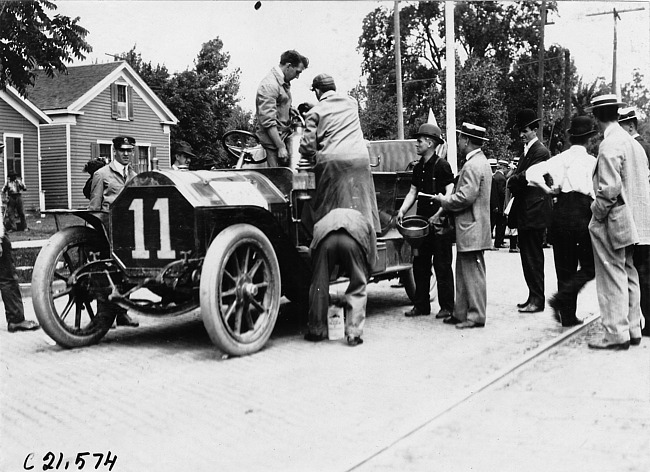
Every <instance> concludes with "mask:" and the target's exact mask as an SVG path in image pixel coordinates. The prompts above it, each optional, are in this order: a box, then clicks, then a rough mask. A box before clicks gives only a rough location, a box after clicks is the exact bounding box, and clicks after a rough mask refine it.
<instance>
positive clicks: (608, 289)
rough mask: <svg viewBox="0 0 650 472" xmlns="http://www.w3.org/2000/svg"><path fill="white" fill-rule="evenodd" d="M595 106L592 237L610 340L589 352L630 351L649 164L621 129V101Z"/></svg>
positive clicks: (648, 211) (649, 231)
mask: <svg viewBox="0 0 650 472" xmlns="http://www.w3.org/2000/svg"><path fill="white" fill-rule="evenodd" d="M591 105H592V106H591V109H592V112H593V115H594V117H595V118H596V122H597V123H598V126H599V127H600V129H601V131H602V132H603V136H604V139H603V141H602V142H601V143H600V146H599V147H598V159H597V161H596V170H595V171H594V175H593V188H594V201H593V203H592V204H591V212H592V214H593V216H592V218H591V221H590V223H589V233H590V235H591V242H592V244H593V248H594V262H595V267H596V286H597V288H598V290H597V292H598V305H599V307H600V315H601V323H602V325H603V327H604V328H605V335H604V337H603V338H602V339H600V340H594V341H592V342H590V343H589V347H590V348H592V349H609V350H626V349H628V348H629V347H630V345H633V346H636V345H638V344H640V343H641V307H640V291H639V275H638V273H637V270H636V268H635V267H634V263H633V255H634V249H635V245H636V244H650V183H648V177H649V176H648V173H649V172H648V158H647V156H646V155H645V151H644V150H643V148H642V147H641V145H640V144H639V143H638V142H637V141H636V140H635V139H634V138H632V137H631V136H630V135H629V134H628V133H626V132H625V130H623V128H621V126H620V125H619V124H618V108H619V107H620V106H623V105H624V103H622V102H620V101H619V100H618V98H617V97H616V95H614V94H605V95H600V96H597V97H595V98H594V99H593V100H592V101H591Z"/></svg>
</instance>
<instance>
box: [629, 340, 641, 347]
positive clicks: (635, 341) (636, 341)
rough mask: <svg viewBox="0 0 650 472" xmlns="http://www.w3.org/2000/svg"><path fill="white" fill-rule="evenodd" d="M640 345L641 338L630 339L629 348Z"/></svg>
mask: <svg viewBox="0 0 650 472" xmlns="http://www.w3.org/2000/svg"><path fill="white" fill-rule="evenodd" d="M639 344H641V338H630V346H638V345H639Z"/></svg>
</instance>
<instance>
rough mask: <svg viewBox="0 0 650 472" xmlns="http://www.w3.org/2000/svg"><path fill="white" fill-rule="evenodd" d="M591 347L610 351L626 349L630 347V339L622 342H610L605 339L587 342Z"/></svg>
mask: <svg viewBox="0 0 650 472" xmlns="http://www.w3.org/2000/svg"><path fill="white" fill-rule="evenodd" d="M589 347H590V348H591V349H609V350H610V351H627V350H628V349H629V348H630V341H625V342H622V343H610V342H609V341H607V339H601V340H600V341H594V342H590V343H589Z"/></svg>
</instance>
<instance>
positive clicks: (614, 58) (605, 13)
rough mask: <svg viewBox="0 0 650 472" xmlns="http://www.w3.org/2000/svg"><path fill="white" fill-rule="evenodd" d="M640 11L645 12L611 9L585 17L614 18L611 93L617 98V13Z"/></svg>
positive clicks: (618, 17)
mask: <svg viewBox="0 0 650 472" xmlns="http://www.w3.org/2000/svg"><path fill="white" fill-rule="evenodd" d="M640 10H645V8H643V7H641V8H630V9H629V10H617V9H616V8H612V11H604V12H601V13H590V14H589V15H586V16H600V15H609V14H611V15H613V17H614V53H613V59H612V93H615V94H616V95H617V96H618V95H619V92H618V87H617V84H616V49H617V44H616V43H617V39H616V25H617V22H618V20H620V19H621V17H620V16H619V13H626V12H629V11H640Z"/></svg>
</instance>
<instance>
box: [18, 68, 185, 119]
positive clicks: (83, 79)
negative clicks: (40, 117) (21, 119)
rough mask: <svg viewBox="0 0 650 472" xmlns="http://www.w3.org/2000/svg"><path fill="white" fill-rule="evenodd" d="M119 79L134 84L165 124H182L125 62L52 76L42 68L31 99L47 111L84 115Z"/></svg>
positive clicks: (47, 112)
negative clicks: (90, 103)
mask: <svg viewBox="0 0 650 472" xmlns="http://www.w3.org/2000/svg"><path fill="white" fill-rule="evenodd" d="M118 79H123V80H125V81H126V82H127V83H128V84H129V85H131V86H133V87H134V88H135V89H136V90H137V91H138V94H139V96H140V98H142V99H143V100H144V101H145V102H146V103H147V105H149V106H150V107H151V109H152V110H153V111H154V112H155V113H156V114H157V115H158V117H159V118H160V121H161V123H165V124H174V125H175V124H178V118H176V117H175V116H174V114H173V113H172V112H171V111H170V110H169V108H167V106H166V105H165V104H164V103H163V101H162V100H161V99H160V98H158V96H157V95H156V94H155V93H154V91H153V90H151V88H149V86H148V85H147V84H146V83H145V81H144V80H142V78H141V77H140V76H139V75H138V74H137V72H135V70H133V68H132V67H131V66H130V65H129V64H128V63H127V62H125V61H118V62H109V63H107V64H91V65H87V66H71V67H68V73H67V74H55V76H54V78H50V77H48V76H47V74H46V73H45V72H44V71H42V70H39V71H37V77H36V79H35V82H34V86H33V87H32V89H31V90H30V91H29V94H28V97H29V99H30V100H31V101H32V102H33V103H34V104H35V105H36V106H38V107H39V108H40V109H41V110H43V111H44V112H45V113H46V114H48V115H51V116H54V115H61V114H80V113H81V114H82V113H83V107H84V106H85V105H86V104H88V103H89V102H90V101H91V100H92V99H94V98H95V97H97V95H99V94H100V93H101V92H102V91H104V90H106V88H107V87H110V85H111V83H113V82H115V81H116V80H118Z"/></svg>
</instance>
